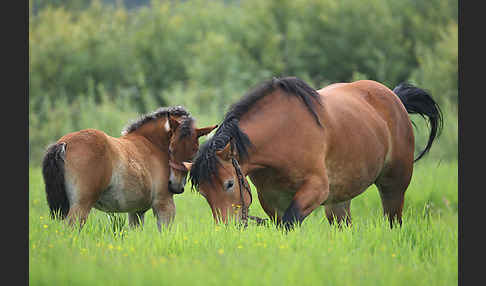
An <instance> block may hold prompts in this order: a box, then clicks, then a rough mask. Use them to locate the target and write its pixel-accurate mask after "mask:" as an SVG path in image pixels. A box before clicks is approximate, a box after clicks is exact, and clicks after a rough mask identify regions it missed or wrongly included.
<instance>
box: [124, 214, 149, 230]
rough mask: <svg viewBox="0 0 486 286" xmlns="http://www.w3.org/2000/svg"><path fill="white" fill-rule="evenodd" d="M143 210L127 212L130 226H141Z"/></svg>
mask: <svg viewBox="0 0 486 286" xmlns="http://www.w3.org/2000/svg"><path fill="white" fill-rule="evenodd" d="M144 218H145V211H139V212H133V213H129V214H128V225H129V226H130V227H131V228H136V227H138V226H140V225H141V226H143V222H144Z"/></svg>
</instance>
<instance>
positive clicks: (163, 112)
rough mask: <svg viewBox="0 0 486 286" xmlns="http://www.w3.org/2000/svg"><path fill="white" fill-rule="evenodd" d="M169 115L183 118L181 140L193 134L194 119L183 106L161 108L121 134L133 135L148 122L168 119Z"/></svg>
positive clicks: (145, 115)
mask: <svg viewBox="0 0 486 286" xmlns="http://www.w3.org/2000/svg"><path fill="white" fill-rule="evenodd" d="M168 115H172V116H182V117H183V120H182V123H181V125H180V126H179V128H180V132H181V133H180V137H181V138H182V137H185V136H188V135H189V134H191V130H192V122H193V121H194V118H192V117H191V114H189V112H188V111H187V110H186V109H184V107H182V106H170V107H160V108H158V109H157V110H155V111H153V112H150V113H147V114H144V115H142V116H140V117H139V118H138V119H135V120H134V121H133V122H131V123H130V124H128V125H127V126H126V127H125V128H123V130H122V132H121V134H122V135H126V134H128V133H131V132H133V131H135V130H137V129H138V128H140V127H141V126H143V125H144V124H146V123H147V122H150V121H152V120H155V119H158V118H161V117H167V116H168Z"/></svg>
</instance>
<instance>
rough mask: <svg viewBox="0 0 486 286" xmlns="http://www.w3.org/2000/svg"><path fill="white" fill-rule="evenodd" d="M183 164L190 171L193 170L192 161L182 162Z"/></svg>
mask: <svg viewBox="0 0 486 286" xmlns="http://www.w3.org/2000/svg"><path fill="white" fill-rule="evenodd" d="M182 165H184V167H186V169H187V171H190V170H191V167H192V163H190V162H182Z"/></svg>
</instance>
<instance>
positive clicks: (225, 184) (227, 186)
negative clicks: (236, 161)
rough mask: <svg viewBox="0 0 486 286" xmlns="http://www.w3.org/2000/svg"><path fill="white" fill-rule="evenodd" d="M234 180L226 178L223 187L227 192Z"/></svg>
mask: <svg viewBox="0 0 486 286" xmlns="http://www.w3.org/2000/svg"><path fill="white" fill-rule="evenodd" d="M234 185H235V182H234V181H233V180H228V181H226V182H225V183H224V188H225V190H226V191H227V192H230V191H233V187H234Z"/></svg>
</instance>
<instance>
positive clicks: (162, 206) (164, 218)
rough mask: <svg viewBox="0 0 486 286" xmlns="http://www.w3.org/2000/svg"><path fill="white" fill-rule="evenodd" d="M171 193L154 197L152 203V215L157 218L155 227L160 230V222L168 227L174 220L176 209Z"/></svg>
mask: <svg viewBox="0 0 486 286" xmlns="http://www.w3.org/2000/svg"><path fill="white" fill-rule="evenodd" d="M172 196H173V195H172V194H166V195H164V196H161V197H160V198H156V199H155V200H154V202H153V204H152V210H153V212H154V216H155V218H156V219H157V228H158V229H159V232H161V231H162V224H164V226H166V227H168V226H170V224H171V223H172V222H173V221H174V217H175V213H176V209H175V204H174V199H173V198H172Z"/></svg>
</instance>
